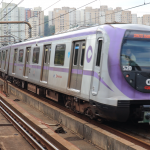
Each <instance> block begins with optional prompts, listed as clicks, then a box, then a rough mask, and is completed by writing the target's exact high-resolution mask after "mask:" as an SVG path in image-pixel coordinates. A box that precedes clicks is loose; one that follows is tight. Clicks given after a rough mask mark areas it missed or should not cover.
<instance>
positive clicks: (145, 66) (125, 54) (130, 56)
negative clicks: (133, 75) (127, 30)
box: [121, 34, 150, 72]
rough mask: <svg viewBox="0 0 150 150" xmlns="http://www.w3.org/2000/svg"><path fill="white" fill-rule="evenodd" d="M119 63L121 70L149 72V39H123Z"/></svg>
mask: <svg viewBox="0 0 150 150" xmlns="http://www.w3.org/2000/svg"><path fill="white" fill-rule="evenodd" d="M140 35H142V34H140ZM121 65H122V70H123V71H142V72H150V39H133V38H130V39H129V38H126V39H124V40H123V45H122V51H121Z"/></svg>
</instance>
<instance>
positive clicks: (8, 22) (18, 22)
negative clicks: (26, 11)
mask: <svg viewBox="0 0 150 150" xmlns="http://www.w3.org/2000/svg"><path fill="white" fill-rule="evenodd" d="M0 24H27V25H28V26H29V32H30V38H32V34H31V30H32V27H31V24H30V23H29V22H26V21H0Z"/></svg>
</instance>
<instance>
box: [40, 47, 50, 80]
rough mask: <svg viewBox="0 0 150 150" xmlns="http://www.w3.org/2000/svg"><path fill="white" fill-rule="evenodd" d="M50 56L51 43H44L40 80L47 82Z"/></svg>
mask: <svg viewBox="0 0 150 150" xmlns="http://www.w3.org/2000/svg"><path fill="white" fill-rule="evenodd" d="M50 56H51V45H45V46H44V59H43V68H42V77H41V80H42V81H45V82H48V73H49V64H50Z"/></svg>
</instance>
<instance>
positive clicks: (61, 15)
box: [49, 5, 138, 32]
mask: <svg viewBox="0 0 150 150" xmlns="http://www.w3.org/2000/svg"><path fill="white" fill-rule="evenodd" d="M112 22H120V23H132V24H136V23H138V19H137V14H132V13H131V11H123V10H122V8H121V7H116V8H115V9H113V8H109V7H108V6H106V5H103V6H100V8H95V9H93V8H92V7H86V8H85V9H82V10H76V9H75V8H69V7H62V8H55V9H54V10H53V11H50V12H49V26H55V31H56V32H59V31H63V30H68V29H70V28H74V27H77V26H91V25H98V24H105V23H112Z"/></svg>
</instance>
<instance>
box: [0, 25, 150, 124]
mask: <svg viewBox="0 0 150 150" xmlns="http://www.w3.org/2000/svg"><path fill="white" fill-rule="evenodd" d="M0 75H1V76H2V77H3V78H6V79H7V80H9V81H10V82H12V83H14V84H16V85H17V86H19V87H21V88H25V89H27V90H29V91H32V92H34V93H37V94H39V95H42V96H45V97H47V98H50V99H52V100H54V101H56V102H63V103H64V104H65V106H66V107H68V108H70V109H72V110H73V111H75V112H77V113H82V114H85V115H87V116H89V117H90V118H91V119H94V118H104V119H107V120H114V121H119V122H125V121H127V120H128V119H129V118H132V119H137V120H143V122H144V121H145V122H149V118H150V117H149V116H150V113H149V112H150V27H149V26H145V25H136V24H105V25H100V26H95V27H89V28H82V29H78V30H75V31H70V32H66V33H61V34H57V35H53V36H49V37H44V38H40V39H34V40H30V41H25V42H21V43H16V44H12V45H8V46H4V47H1V48H0Z"/></svg>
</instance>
